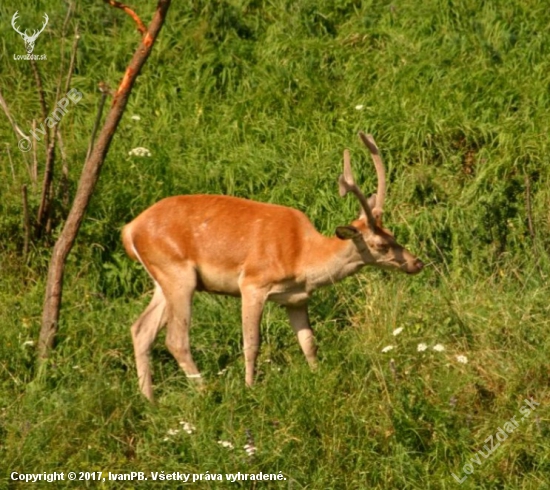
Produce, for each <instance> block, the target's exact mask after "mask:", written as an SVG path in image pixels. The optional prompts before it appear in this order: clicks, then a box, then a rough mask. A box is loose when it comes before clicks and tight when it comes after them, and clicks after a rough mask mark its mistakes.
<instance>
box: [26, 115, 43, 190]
mask: <svg viewBox="0 0 550 490" xmlns="http://www.w3.org/2000/svg"><path fill="white" fill-rule="evenodd" d="M32 132H33V134H36V119H33V120H32ZM46 134H47V133H46ZM30 174H31V182H32V185H33V187H36V183H37V182H38V156H37V155H36V144H33V145H32V168H31V170H30Z"/></svg>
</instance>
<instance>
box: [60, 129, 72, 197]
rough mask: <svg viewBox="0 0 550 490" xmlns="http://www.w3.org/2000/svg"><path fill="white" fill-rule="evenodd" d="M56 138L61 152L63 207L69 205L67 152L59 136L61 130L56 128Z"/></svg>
mask: <svg viewBox="0 0 550 490" xmlns="http://www.w3.org/2000/svg"><path fill="white" fill-rule="evenodd" d="M57 139H58V141H59V151H60V153H61V182H60V188H61V202H62V203H63V206H64V207H67V206H68V205H69V163H68V162H67V154H66V153H65V145H64V144H63V139H62V138H61V132H60V131H59V130H57Z"/></svg>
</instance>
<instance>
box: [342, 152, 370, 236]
mask: <svg viewBox="0 0 550 490" xmlns="http://www.w3.org/2000/svg"><path fill="white" fill-rule="evenodd" d="M338 189H339V191H340V196H341V197H344V196H345V195H346V194H347V193H348V192H351V193H353V194H354V195H355V197H357V199H358V200H359V203H360V204H361V208H363V210H364V211H365V215H366V216H367V220H368V222H369V224H370V225H371V226H374V224H375V219H374V216H373V213H372V211H371V209H370V206H369V203H368V201H367V198H366V197H365V195H364V194H363V193H362V192H361V189H359V187H358V186H357V184H356V183H355V179H354V178H353V172H352V171H351V159H350V155H349V150H348V149H347V148H346V149H345V150H344V173H343V174H342V175H340V177H339V178H338Z"/></svg>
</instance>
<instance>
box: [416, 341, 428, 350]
mask: <svg viewBox="0 0 550 490" xmlns="http://www.w3.org/2000/svg"><path fill="white" fill-rule="evenodd" d="M427 348H428V346H427V345H426V344H425V343H424V342H421V343H420V344H418V346H417V347H416V350H417V351H418V352H424V351H425V350H426V349H427Z"/></svg>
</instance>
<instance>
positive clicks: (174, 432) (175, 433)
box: [166, 429, 179, 436]
mask: <svg viewBox="0 0 550 490" xmlns="http://www.w3.org/2000/svg"><path fill="white" fill-rule="evenodd" d="M177 434H179V430H178V429H168V431H167V432H166V435H168V436H175V435H177Z"/></svg>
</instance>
